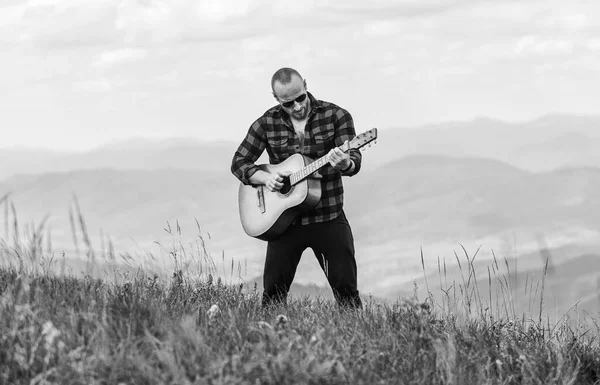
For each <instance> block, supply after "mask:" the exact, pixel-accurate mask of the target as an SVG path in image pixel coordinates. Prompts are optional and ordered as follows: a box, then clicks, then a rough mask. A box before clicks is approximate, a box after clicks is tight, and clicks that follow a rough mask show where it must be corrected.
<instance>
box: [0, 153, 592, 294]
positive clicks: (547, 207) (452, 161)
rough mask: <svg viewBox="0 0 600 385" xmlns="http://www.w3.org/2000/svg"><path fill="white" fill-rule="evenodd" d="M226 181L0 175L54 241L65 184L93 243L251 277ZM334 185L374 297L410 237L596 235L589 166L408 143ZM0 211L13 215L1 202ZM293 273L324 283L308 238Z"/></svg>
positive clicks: (247, 242) (496, 247)
mask: <svg viewBox="0 0 600 385" xmlns="http://www.w3.org/2000/svg"><path fill="white" fill-rule="evenodd" d="M238 184H239V183H238V182H237V180H236V179H235V178H234V177H233V176H232V175H231V174H230V173H229V170H226V171H224V170H222V169H209V170H184V169H174V168H164V169H157V170H115V169H92V170H77V171H69V172H54V173H44V174H36V175H21V176H15V177H11V178H8V179H7V180H5V181H3V182H0V195H3V193H4V192H8V191H10V192H11V196H10V200H11V202H12V203H13V204H14V206H15V208H16V211H17V218H18V220H19V223H21V225H29V224H33V225H34V224H35V223H38V224H39V222H40V221H41V220H42V218H44V216H45V215H47V214H49V215H50V219H49V220H48V222H47V227H48V231H50V232H51V236H52V242H53V246H54V249H55V250H56V251H57V252H58V253H60V252H61V251H62V250H65V252H66V253H67V254H68V255H71V254H73V253H75V246H77V247H78V248H79V249H80V253H81V254H82V257H83V255H84V250H85V246H84V244H83V234H82V233H83V231H82V229H81V225H80V224H78V223H77V222H78V216H77V211H76V209H75V206H74V196H76V197H77V201H78V204H79V207H80V209H81V214H82V217H83V218H84V220H85V224H86V229H87V232H88V233H89V238H90V242H91V243H92V246H93V247H94V248H97V249H102V250H104V249H106V248H107V247H108V242H109V241H110V242H111V243H112V244H113V245H114V247H115V249H116V250H117V252H120V253H128V254H130V255H131V256H132V258H134V259H136V260H137V262H138V263H143V262H144V261H145V260H146V261H149V260H152V262H153V263H158V264H162V265H163V266H165V269H167V270H168V269H169V268H170V267H169V266H171V265H172V264H173V263H175V262H177V263H181V262H182V261H183V260H188V261H191V263H192V264H193V266H196V265H197V266H200V265H201V264H203V263H205V262H206V261H205V257H206V255H205V253H206V252H208V253H209V254H210V255H211V257H212V259H213V260H214V261H215V263H216V265H217V268H218V269H219V271H225V272H226V273H229V272H230V270H232V269H234V270H237V269H238V268H240V269H241V270H243V271H244V274H245V276H247V277H256V276H259V275H260V274H261V272H262V263H263V258H264V247H265V243H264V242H262V241H258V240H256V239H253V238H250V237H248V236H246V235H245V234H244V233H243V231H242V229H241V225H240V224H239V215H238V207H237V189H238ZM345 186H346V204H345V210H346V213H347V216H348V218H349V221H350V223H351V225H352V229H353V233H354V237H355V240H356V250H357V263H358V265H359V281H360V282H361V285H362V287H363V288H364V291H365V292H367V293H369V292H370V293H375V294H377V295H381V296H383V297H389V296H394V295H396V294H395V293H397V292H398V290H402V291H405V290H407V288H408V291H409V292H410V285H411V283H412V281H413V280H414V279H415V277H419V276H421V275H422V271H421V270H422V268H421V259H420V250H421V248H422V249H423V252H424V256H425V262H426V263H427V264H431V263H435V261H436V260H437V257H438V256H440V257H442V258H453V257H454V255H453V252H454V251H455V250H460V244H462V245H464V246H465V247H466V248H468V249H470V250H472V249H474V248H477V247H478V246H480V245H482V246H483V247H482V250H481V252H480V255H479V258H481V259H482V260H490V259H491V258H492V254H491V252H492V251H494V252H495V253H496V254H497V255H498V256H505V255H512V254H513V253H518V254H519V255H520V254H523V255H526V254H527V253H531V252H532V251H536V250H539V239H540V237H542V238H543V239H544V241H545V242H546V244H547V245H548V248H549V249H556V248H558V247H562V246H565V245H575V246H573V247H574V248H575V249H574V251H573V254H571V255H576V254H577V253H578V252H579V251H581V250H582V248H586V247H590V245H594V246H597V245H598V243H599V241H600V239H599V237H598V231H597V229H598V228H599V226H600V170H599V169H596V168H570V169H561V170H557V171H552V172H542V173H534V172H530V171H524V170H522V169H519V168H516V167H514V166H511V165H509V164H507V163H504V162H501V161H497V160H492V159H484V158H470V157H446V156H427V155H418V156H408V157H405V158H402V159H399V160H396V161H393V162H388V163H386V164H384V165H382V166H380V167H379V168H376V169H373V170H371V171H364V172H361V174H359V175H357V176H356V177H352V178H345ZM70 210H71V212H73V213H74V216H75V220H76V223H77V224H76V228H75V231H74V232H75V236H76V238H78V239H79V241H78V244H77V245H74V242H73V229H72V227H71V223H70V219H69V211H70ZM7 219H8V221H7V222H8V223H13V219H14V218H13V215H12V214H11V213H10V212H9V218H7ZM0 227H3V230H5V231H6V229H5V228H4V226H0ZM34 227H35V226H34ZM9 230H10V231H11V234H12V232H13V230H12V225H11V229H9ZM205 250H206V251H205ZM578 250H579V251H578ZM99 254H100V252H99ZM232 266H233V267H232ZM240 266H241V267H240ZM298 283H299V284H303V285H312V284H313V283H316V284H317V285H325V284H326V281H325V279H324V277H323V273H322V272H321V271H320V268H319V266H318V264H317V262H316V260H315V259H314V257H313V255H312V252H311V251H310V250H307V252H306V256H305V257H304V258H303V260H302V262H301V266H300V267H299V269H298Z"/></svg>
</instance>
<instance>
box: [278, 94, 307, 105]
mask: <svg viewBox="0 0 600 385" xmlns="http://www.w3.org/2000/svg"><path fill="white" fill-rule="evenodd" d="M306 96H307V95H306V94H302V95H300V96H298V97H297V98H296V99H294V100H290V101H289V102H283V103H281V105H282V106H284V107H285V108H290V107H293V106H294V103H296V102H298V103H302V102H303V101H304V100H305V99H306Z"/></svg>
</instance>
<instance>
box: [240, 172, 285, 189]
mask: <svg viewBox="0 0 600 385" xmlns="http://www.w3.org/2000/svg"><path fill="white" fill-rule="evenodd" d="M291 174H292V172H291V171H277V172H273V173H270V172H268V171H263V170H259V171H257V172H255V173H254V175H252V176H251V177H250V181H251V182H252V183H253V184H260V185H264V186H265V187H266V188H267V189H269V191H278V190H280V189H281V188H282V187H283V179H284V178H285V177H287V176H290V175H291Z"/></svg>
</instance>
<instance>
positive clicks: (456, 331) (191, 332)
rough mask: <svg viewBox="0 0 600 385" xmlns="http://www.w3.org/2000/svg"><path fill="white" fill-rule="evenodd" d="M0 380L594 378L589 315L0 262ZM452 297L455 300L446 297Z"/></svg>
mask: <svg viewBox="0 0 600 385" xmlns="http://www.w3.org/2000/svg"><path fill="white" fill-rule="evenodd" d="M0 299H1V304H2V305H1V306H0V319H1V320H2V321H1V322H0V335H1V336H2V339H1V340H0V361H2V362H3V365H1V366H0V382H1V383H4V384H25V383H34V384H47V383H61V384H92V383H95V384H116V383H120V384H140V383H143V384H165V383H173V384H258V383H260V384H399V383H402V384H409V383H410V384H482V383H490V384H494V383H502V384H591V383H594V382H596V381H598V380H600V348H599V346H598V341H597V340H595V338H594V337H593V335H594V334H596V333H597V332H598V330H597V328H596V329H595V328H592V329H590V328H589V327H588V326H586V325H584V324H583V323H581V322H577V321H573V320H572V319H570V320H568V321H570V322H566V321H565V322H562V323H560V324H557V325H546V324H545V323H544V322H537V321H536V320H530V319H526V320H522V319H520V318H517V319H510V318H491V317H477V316H476V315H475V313H471V314H469V313H463V317H460V316H458V314H457V313H455V312H450V311H446V312H441V311H440V310H439V309H440V307H439V306H438V305H437V304H436V303H431V302H429V301H420V300H419V299H418V298H399V299H398V300H397V301H396V302H395V303H393V304H389V305H388V304H382V303H378V302H374V301H370V300H368V299H365V300H366V301H365V306H364V309H363V310H361V311H355V312H348V311H345V310H343V309H339V308H338V307H337V306H336V305H335V304H334V303H332V302H331V301H330V300H327V299H323V298H318V297H317V298H309V297H300V298H298V297H296V298H292V299H290V301H289V303H288V306H287V307H281V306H280V307H274V308H270V309H261V308H260V307H259V291H257V290H254V289H252V288H251V289H249V290H247V289H244V287H243V286H229V285H225V284H223V283H222V282H221V281H217V282H215V281H213V280H212V279H211V278H210V277H208V278H207V279H195V278H192V277H189V276H186V275H185V274H183V273H182V272H181V271H175V272H173V275H172V276H171V277H170V278H169V279H168V280H166V281H162V280H160V279H157V277H154V276H148V275H146V274H144V272H143V271H139V272H138V273H136V274H133V275H128V274H123V275H120V276H118V279H117V280H115V281H113V282H110V281H107V280H98V279H93V278H90V277H89V276H88V277H72V276H61V275H59V276H56V275H52V274H47V273H44V272H38V273H34V272H32V271H27V270H25V269H23V268H21V269H18V268H15V267H8V268H7V267H3V268H1V269H0ZM455 310H457V309H455Z"/></svg>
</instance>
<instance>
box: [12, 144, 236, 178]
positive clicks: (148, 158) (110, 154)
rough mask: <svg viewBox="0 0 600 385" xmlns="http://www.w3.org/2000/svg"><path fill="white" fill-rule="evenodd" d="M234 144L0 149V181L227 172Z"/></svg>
mask: <svg viewBox="0 0 600 385" xmlns="http://www.w3.org/2000/svg"><path fill="white" fill-rule="evenodd" d="M236 147H237V144H236V143H233V142H199V141H193V140H176V139H172V140H165V141H164V142H156V141H149V140H137V139H136V140H127V141H123V142H117V143H113V144H111V145H107V146H103V147H100V148H97V149H94V150H91V151H86V152H72V153H59V152H50V151H45V150H32V149H0V180H2V179H5V178H8V177H10V176H14V175H21V174H41V173H53V172H67V171H75V170H91V169H115V170H157V169H165V168H173V169H183V170H218V171H220V172H229V171H228V169H229V164H230V162H231V157H232V155H233V152H234V151H235V149H236Z"/></svg>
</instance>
